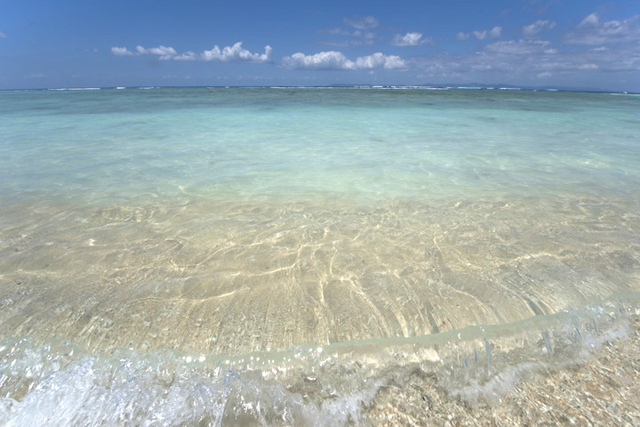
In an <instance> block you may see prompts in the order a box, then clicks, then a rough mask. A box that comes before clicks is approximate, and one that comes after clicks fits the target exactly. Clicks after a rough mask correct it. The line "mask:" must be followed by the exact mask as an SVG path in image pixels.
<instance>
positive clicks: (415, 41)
mask: <svg viewBox="0 0 640 427" xmlns="http://www.w3.org/2000/svg"><path fill="white" fill-rule="evenodd" d="M391 44H392V45H394V46H420V45H423V44H433V40H432V39H431V37H427V38H425V39H423V38H422V33H416V32H412V33H407V34H405V35H404V36H403V35H402V34H396V36H395V37H394V38H393V41H392V42H391Z"/></svg>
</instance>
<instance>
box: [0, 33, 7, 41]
mask: <svg viewBox="0 0 640 427" xmlns="http://www.w3.org/2000/svg"><path fill="white" fill-rule="evenodd" d="M6 37H8V36H7V35H6V34H5V33H3V32H2V31H0V39H4V38H6Z"/></svg>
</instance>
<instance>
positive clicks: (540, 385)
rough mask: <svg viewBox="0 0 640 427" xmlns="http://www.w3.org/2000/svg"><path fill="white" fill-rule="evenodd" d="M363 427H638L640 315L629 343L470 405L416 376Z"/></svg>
mask: <svg viewBox="0 0 640 427" xmlns="http://www.w3.org/2000/svg"><path fill="white" fill-rule="evenodd" d="M357 424H358V425H374V426H510V427H511V426H555V425H571V426H640V316H637V315H636V316H632V317H631V318H630V321H629V334H628V336H627V337H626V338H623V339H620V340H616V341H613V342H607V343H605V345H603V346H602V347H601V348H600V349H599V350H598V351H597V352H596V353H595V354H594V355H593V356H592V357H591V358H589V359H588V360H587V361H586V362H585V363H581V364H579V365H574V366H570V367H568V368H565V369H562V370H557V371H540V372H534V373H530V374H529V375H528V376H527V377H526V378H523V379H522V380H521V381H520V382H519V383H518V384H517V385H516V387H515V388H514V389H513V390H511V391H510V392H508V393H507V394H506V395H504V396H495V398H490V397H486V396H485V397H483V398H482V399H481V400H479V401H476V402H465V401H463V400H461V399H457V398H453V397H451V396H450V395H449V394H448V393H447V392H445V391H444V390H441V389H439V388H438V387H437V385H436V379H435V378H432V377H430V376H426V375H424V373H422V372H421V371H416V372H415V373H414V374H413V375H411V378H410V379H409V381H408V382H407V383H405V384H395V385H394V384H391V385H389V386H387V387H385V388H383V389H382V390H380V392H379V393H378V395H377V396H376V398H375V399H374V403H373V404H372V406H371V407H370V408H369V410H368V411H367V412H365V413H364V418H363V419H362V420H360V421H359V422H358V423H357Z"/></svg>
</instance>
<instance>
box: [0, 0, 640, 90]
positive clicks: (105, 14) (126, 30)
mask: <svg viewBox="0 0 640 427" xmlns="http://www.w3.org/2000/svg"><path fill="white" fill-rule="evenodd" d="M0 4H3V6H2V13H1V14H0V88H3V89H11V88H46V87H98V86H100V87H105V86H192V85H193V86H198V85H328V84H398V85H402V84H408V85H411V84H429V83H433V84H442V83H459V84H465V83H485V84H513V85H523V86H524V85H527V86H559V87H582V88H594V89H606V90H620V91H635V92H640V0H617V1H608V2H602V1H592V0H579V1H577V0H517V1H478V2H472V1H458V0H450V1H438V2H436V1H403V0H396V1H375V0H368V1H360V0H358V1H348V0H342V1H335V0H328V1H322V2H309V3H305V2H293V1H291V2H282V1H281V2H265V1H241V0H238V1H234V2H231V1H199V0H159V1H137V0H129V1H122V0H112V1H110V2H98V1H93V0H84V1H75V0H74V1H70V0H68V1H64V0H61V1H59V2H54V1H51V0H46V1H45V0H20V1H17V0H16V1H13V0H5V1H4V2H3V3H0Z"/></svg>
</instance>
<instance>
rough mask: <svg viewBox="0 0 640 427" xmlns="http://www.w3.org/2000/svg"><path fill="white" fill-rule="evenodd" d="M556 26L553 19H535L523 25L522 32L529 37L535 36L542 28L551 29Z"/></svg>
mask: <svg viewBox="0 0 640 427" xmlns="http://www.w3.org/2000/svg"><path fill="white" fill-rule="evenodd" d="M555 26H556V23H555V22H554V21H547V20H544V21H543V20H541V19H540V20H537V21H536V22H534V23H533V24H531V25H525V26H524V27H522V34H523V35H524V36H525V37H526V38H529V39H532V38H535V37H537V36H538V33H540V31H542V30H551V29H553V27H555Z"/></svg>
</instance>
